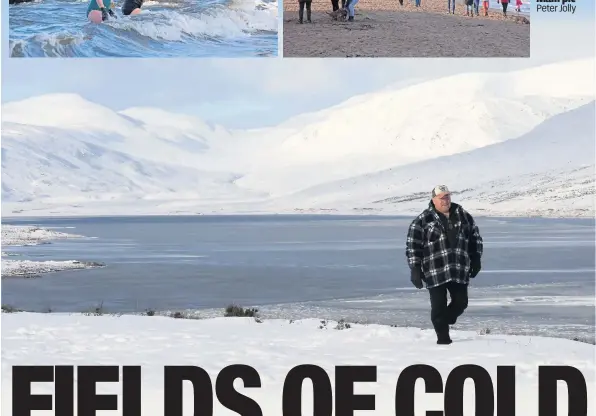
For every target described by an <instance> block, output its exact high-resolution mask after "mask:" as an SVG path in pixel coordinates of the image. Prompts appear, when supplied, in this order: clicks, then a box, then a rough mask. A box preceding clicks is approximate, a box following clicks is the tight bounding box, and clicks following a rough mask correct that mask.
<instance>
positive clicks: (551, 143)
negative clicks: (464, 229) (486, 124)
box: [272, 102, 596, 215]
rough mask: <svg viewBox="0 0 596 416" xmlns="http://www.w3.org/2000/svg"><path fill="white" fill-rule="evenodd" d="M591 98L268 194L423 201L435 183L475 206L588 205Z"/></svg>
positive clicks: (340, 203) (370, 204) (303, 201)
mask: <svg viewBox="0 0 596 416" xmlns="http://www.w3.org/2000/svg"><path fill="white" fill-rule="evenodd" d="M594 112H595V105H594V102H592V103H590V104H586V105H584V106H582V107H580V108H578V109H575V110H571V111H569V112H566V113H564V114H561V115H557V116H555V117H553V118H551V119H550V120H548V121H546V122H544V123H542V124H541V125H539V126H538V127H537V128H535V129H533V130H532V131H531V132H529V133H528V134H526V135H524V136H522V137H520V138H518V139H513V140H508V141H505V142H502V143H497V144H494V145H490V146H486V147H483V148H480V149H476V150H472V151H469V152H463V153H460V154H457V155H452V156H445V157H440V158H436V159H431V160H427V161H423V162H419V163H414V164H410V165H407V166H398V167H396V168H392V169H388V170H383V171H380V172H376V173H370V174H366V175H362V176H355V177H353V178H350V179H347V180H342V181H335V182H331V183H327V184H323V185H319V186H316V187H313V188H311V189H308V190H305V191H303V192H299V193H296V194H294V195H292V196H291V197H289V198H285V199H280V200H277V201H274V202H272V203H273V204H275V205H277V206H278V207H285V208H287V209H290V208H293V207H301V208H305V209H313V208H315V209H325V208H334V209H342V210H343V211H344V212H346V211H347V212H349V211H350V210H352V209H358V208H359V209H369V210H382V211H383V212H385V213H406V212H413V211H418V210H420V209H423V208H424V207H425V206H426V204H427V203H428V202H429V199H430V196H429V193H430V190H431V189H432V188H433V187H434V186H435V185H437V184H438V183H446V184H448V185H449V186H450V187H451V189H452V190H453V191H455V193H456V196H455V200H456V201H459V202H462V203H463V204H465V205H466V207H469V208H472V209H474V210H475V211H476V212H483V211H484V212H486V213H490V214H505V215H506V214H511V213H526V214H530V215H532V214H541V215H548V214H552V213H553V211H555V212H554V213H559V214H560V213H564V212H567V213H569V214H571V215H580V214H581V213H582V212H585V214H586V215H593V212H594V194H595V188H594V186H595V182H594V173H595V172H594V156H595V146H596V144H595V137H596V133H595V129H594Z"/></svg>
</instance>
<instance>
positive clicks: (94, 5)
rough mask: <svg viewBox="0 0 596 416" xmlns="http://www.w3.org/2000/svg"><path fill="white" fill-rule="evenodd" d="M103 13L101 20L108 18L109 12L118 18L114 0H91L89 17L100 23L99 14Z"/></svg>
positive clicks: (88, 10)
mask: <svg viewBox="0 0 596 416" xmlns="http://www.w3.org/2000/svg"><path fill="white" fill-rule="evenodd" d="M100 14H101V21H106V20H108V14H109V15H110V16H112V17H113V18H114V19H117V17H116V13H114V10H112V0H91V1H90V2H89V7H87V18H88V19H89V20H91V21H93V22H96V23H99V22H100V19H99V15H100Z"/></svg>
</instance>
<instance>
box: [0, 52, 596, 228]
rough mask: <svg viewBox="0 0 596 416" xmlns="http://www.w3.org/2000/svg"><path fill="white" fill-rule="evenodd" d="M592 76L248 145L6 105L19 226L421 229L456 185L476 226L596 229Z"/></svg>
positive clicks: (331, 120) (543, 78)
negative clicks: (301, 223)
mask: <svg viewBox="0 0 596 416" xmlns="http://www.w3.org/2000/svg"><path fill="white" fill-rule="evenodd" d="M593 73H594V62H593V60H578V61H569V62H563V63H557V64H550V65H545V66H539V67H535V68H531V69H525V70H520V71H513V72H495V73H465V74H460V75H456V76H449V77H444V78H440V79H436V80H431V81H426V82H421V83H417V84H414V85H406V86H403V85H402V86H399V87H389V88H385V89H382V90H380V91H374V92H371V93H367V94H362V95H359V96H355V97H353V98H351V99H349V100H347V101H345V102H343V103H340V104H338V105H335V106H332V107H330V108H328V109H325V110H323V111H318V112H315V113H305V114H302V115H300V116H298V117H294V118H292V119H290V120H287V121H286V122H283V123H281V124H280V125H277V126H274V127H268V128H261V129H252V130H245V131H243V130H229V129H227V128H225V127H222V126H211V125H209V124H208V123H205V122H204V121H202V120H201V119H200V118H198V117H191V116H187V115H179V114H172V113H169V112H167V111H164V110H162V109H156V108H144V107H137V108H131V109H128V110H123V111H114V110H112V109H110V108H107V107H104V106H101V105H98V104H96V103H92V102H89V101H88V100H85V99H83V98H82V97H79V96H77V95H74V94H50V95H46V96H40V97H33V98H29V99H27V100H23V101H19V102H12V103H6V104H3V106H2V112H3V114H2V116H3V117H2V152H3V159H2V170H3V172H2V173H3V175H2V203H3V208H4V213H5V214H4V215H15V216H22V215H27V216H29V215H32V216H45V215H47V216H63V215H119V214H120V215H144V214H197V213H202V214H222V213H227V214H238V213H248V214H251V213H301V212H313V213H342V214H359V213H364V214H379V213H380V214H408V215H409V214H411V213H412V211H417V210H419V209H420V202H421V200H425V199H426V198H427V197H428V193H429V190H430V189H432V188H433V187H434V186H435V185H436V184H437V183H438V182H447V184H448V185H450V186H451V187H452V188H453V189H454V190H455V191H456V192H458V193H459V195H458V197H459V196H460V195H461V196H462V197H464V198H465V204H466V206H467V207H468V208H473V209H474V210H476V211H475V212H476V213H477V214H485V215H504V216H510V215H514V216H518V215H521V216H527V215H545V216H584V217H590V216H593V215H594V204H593V198H594V175H593V171H594V160H593V158H592V156H593V154H594V146H595V145H594V140H593V139H594V135H595V132H594V109H593V106H594V91H595V86H594V77H593ZM569 74H574V75H573V77H570V76H569ZM553 79H556V80H557V82H556V83H553V82H551V80H553ZM97 120H101V122H98V121H97ZM590 158H591V159H590ZM437 166H440V168H439V167H437ZM388 172H390V174H389V173H388ZM408 201H409V202H411V203H409V202H408ZM412 204H415V206H414V205H412Z"/></svg>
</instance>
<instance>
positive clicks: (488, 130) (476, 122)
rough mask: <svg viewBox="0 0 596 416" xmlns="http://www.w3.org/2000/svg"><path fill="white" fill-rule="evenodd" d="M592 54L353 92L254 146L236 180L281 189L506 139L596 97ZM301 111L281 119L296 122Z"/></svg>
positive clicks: (281, 191)
mask: <svg viewBox="0 0 596 416" xmlns="http://www.w3.org/2000/svg"><path fill="white" fill-rule="evenodd" d="M593 73H594V62H593V61H591V60H586V61H577V62H569V63H565V64H555V65H551V66H544V67H538V68H532V69H529V70H523V71H518V72H507V73H505V72H503V73H478V74H474V73H465V74H459V75H455V76H449V77H445V78H441V79H438V80H433V81H429V82H423V83H419V84H415V85H412V86H408V87H405V88H401V89H387V90H383V91H380V92H375V93H371V94H365V95H362V96H357V97H355V98H352V99H350V100H348V101H346V102H344V103H342V104H340V105H338V106H335V107H332V108H330V109H327V110H325V111H322V112H320V113H319V114H317V115H313V116H310V118H309V117H303V118H302V120H306V121H304V123H305V124H303V127H302V128H300V129H297V130H295V131H294V132H293V133H290V134H289V135H288V136H286V137H284V138H283V139H281V140H280V141H279V145H277V146H274V147H273V148H270V149H266V150H265V151H264V152H263V154H262V155H259V157H258V162H257V163H255V168H254V169H253V170H252V171H251V172H250V173H249V174H248V175H246V176H245V177H244V178H242V179H241V180H239V181H238V182H237V183H238V184H239V185H240V186H246V187H249V188H253V189H263V190H265V189H266V190H267V191H269V192H272V193H274V194H287V193H289V192H293V191H298V190H300V189H303V188H306V187H309V186H312V185H316V184H318V183H321V182H323V181H328V180H336V179H342V178H347V177H350V176H353V175H357V174H363V173H367V172H370V171H374V170H379V169H384V168H389V167H393V166H396V165H400V164H406V163H412V162H415V161H420V160H425V159H427V158H429V157H439V156H446V155H452V154H456V153H459V152H463V151H468V150H472V149H476V148H480V147H482V146H486V145H490V144H493V143H498V142H501V141H504V140H508V139H512V138H516V137H519V136H521V135H522V134H525V133H527V132H529V131H530V130H531V129H533V128H534V127H536V126H537V125H538V124H540V123H542V122H543V121H545V120H546V119H547V118H549V117H551V116H553V115H556V114H559V113H561V112H564V111H567V110H569V109H573V108H577V107H579V106H580V105H583V104H586V103H587V102H589V101H591V100H593V99H594V78H593ZM298 120H299V119H294V120H290V121H288V122H287V123H284V124H283V125H282V126H280V127H283V128H289V127H290V126H291V127H294V128H295V127H296V126H297V125H298Z"/></svg>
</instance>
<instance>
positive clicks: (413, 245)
mask: <svg viewBox="0 0 596 416" xmlns="http://www.w3.org/2000/svg"><path fill="white" fill-rule="evenodd" d="M482 254H483V240H482V237H481V236H480V231H479V229H478V226H477V225H476V223H475V221H474V218H473V217H472V215H470V213H468V212H467V211H466V210H465V209H464V208H463V207H462V206H461V205H460V204H456V203H454V202H451V192H450V191H449V188H448V187H447V186H445V185H439V186H437V187H435V188H434V189H433V190H432V192H431V201H430V203H429V205H428V207H427V208H426V209H425V210H424V211H422V213H421V214H419V215H418V216H417V217H416V218H415V219H414V220H413V221H412V223H411V224H410V226H409V228H408V233H407V237H406V258H407V262H408V266H409V268H410V273H411V274H410V280H411V282H412V284H413V285H414V286H415V287H416V288H418V289H422V288H423V287H424V284H426V288H427V290H428V292H429V295H430V308H431V311H430V319H431V322H432V325H433V327H434V329H435V332H436V334H437V344H451V342H452V341H451V337H450V336H449V326H450V325H453V324H455V323H456V321H457V318H459V317H460V316H461V315H462V314H463V313H464V311H465V310H466V308H467V307H468V284H469V281H470V278H475V277H476V276H477V275H478V273H479V272H480V269H481V258H482ZM447 292H449V295H450V297H451V302H450V303H449V304H447Z"/></svg>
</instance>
